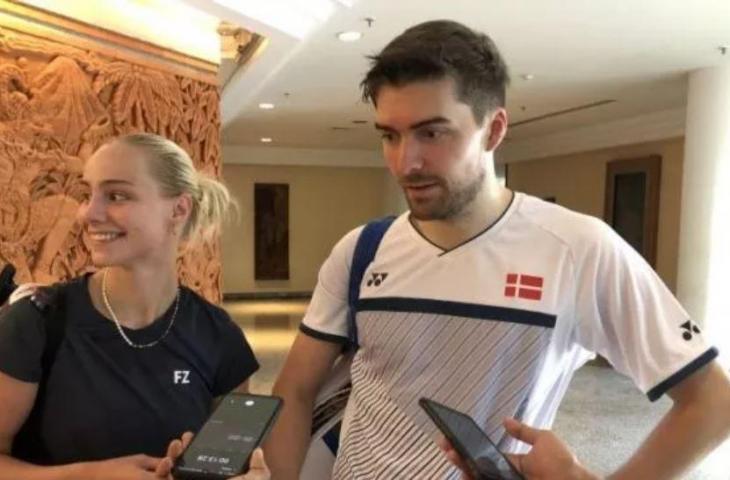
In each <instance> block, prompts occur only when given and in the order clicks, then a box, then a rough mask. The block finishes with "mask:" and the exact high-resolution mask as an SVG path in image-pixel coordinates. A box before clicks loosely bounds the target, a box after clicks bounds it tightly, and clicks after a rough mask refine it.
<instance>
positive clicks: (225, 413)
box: [173, 393, 282, 479]
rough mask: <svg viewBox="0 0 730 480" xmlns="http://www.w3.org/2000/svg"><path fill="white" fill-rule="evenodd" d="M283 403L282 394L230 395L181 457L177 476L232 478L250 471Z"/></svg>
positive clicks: (187, 477)
mask: <svg viewBox="0 0 730 480" xmlns="http://www.w3.org/2000/svg"><path fill="white" fill-rule="evenodd" d="M281 404H282V400H281V399H280V398H278V397H271V396H263V395H252V394H242V393H230V394H228V395H226V396H225V397H224V398H223V400H221V403H220V404H219V405H218V408H216V410H215V411H214V412H213V414H212V415H211V416H210V418H208V421H207V422H206V423H205V425H203V428H201V429H200V432H198V434H197V435H196V436H195V438H193V441H192V443H191V444H190V445H189V446H188V448H187V449H186V450H185V452H183V454H182V455H181V456H180V459H179V460H178V462H177V464H176V465H175V469H174V472H173V474H174V476H175V478H181V479H204V478H205V479H214V478H229V477H231V476H234V475H238V474H240V473H242V472H244V471H246V470H247V469H248V461H249V458H250V457H251V454H252V453H253V451H254V449H255V448H256V447H257V446H259V444H261V442H262V441H263V439H264V437H265V436H266V433H267V432H268V431H269V429H270V428H271V427H272V426H273V424H274V421H275V419H276V415H277V414H278V413H279V410H280V408H281Z"/></svg>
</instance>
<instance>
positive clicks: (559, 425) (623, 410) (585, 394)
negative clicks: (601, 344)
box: [224, 300, 730, 480]
mask: <svg viewBox="0 0 730 480" xmlns="http://www.w3.org/2000/svg"><path fill="white" fill-rule="evenodd" d="M224 306H225V308H226V309H227V310H228V312H229V313H230V314H231V316H232V317H233V319H234V320H235V321H236V322H237V323H238V324H239V325H240V326H241V327H242V328H243V330H244V332H245V333H246V337H247V338H248V340H249V342H250V343H251V346H252V347H253V349H254V351H255V352H256V356H257V357H258V359H259V362H260V363H261V369H260V370H259V372H257V374H256V375H255V376H254V378H253V379H252V381H251V388H252V390H253V391H254V392H257V393H268V392H270V390H271V386H272V384H273V382H274V379H275V378H276V375H277V373H278V372H279V370H280V369H281V366H282V364H283V362H284V358H285V356H286V352H287V350H288V349H289V347H290V345H291V343H292V341H293V340H294V337H295V336H296V333H297V327H298V325H299V321H300V320H301V318H302V315H303V314H304V311H305V310H306V306H307V302H306V301H302V300H276V301H236V302H226V303H225V305H224ZM669 406H670V401H669V400H668V399H666V398H664V399H661V400H659V401H658V402H656V403H651V402H649V401H648V400H647V399H646V397H645V396H644V395H643V394H641V393H640V392H639V391H638V390H637V389H636V388H635V387H634V385H633V383H632V382H631V381H630V380H629V379H628V378H625V377H623V376H621V375H619V374H617V373H616V372H614V371H613V370H612V369H610V368H606V367H600V366H593V365H587V366H585V367H583V368H582V369H580V370H579V371H578V372H577V373H576V375H575V377H574V378H573V381H572V383H571V386H570V388H569V390H568V392H567V394H566V397H565V399H564V400H563V403H562V405H561V407H560V410H559V411H558V415H557V418H556V420H555V425H554V429H555V431H556V433H557V434H558V435H559V436H560V437H561V438H563V439H564V440H565V441H566V442H567V443H568V444H569V445H570V446H571V448H572V449H573V451H575V452H576V455H577V456H578V457H579V458H580V459H581V461H582V462H583V463H584V464H586V465H588V466H589V467H591V469H593V470H594V471H595V472H597V473H604V474H605V473H609V472H611V471H613V470H614V469H616V468H617V467H618V466H619V465H621V464H622V463H623V462H624V461H625V460H626V459H627V458H628V457H629V456H630V454H631V452H633V450H634V449H635V448H636V447H637V446H638V445H639V444H640V443H641V441H642V439H643V438H644V437H645V436H646V435H647V434H648V432H649V431H650V430H651V428H652V427H653V425H655V424H656V423H657V421H658V420H659V418H660V417H661V416H662V415H663V414H664V413H665V412H666V411H667V410H668V409H669ZM684 478H686V479H689V480H730V441H728V442H725V444H723V445H722V446H721V447H720V448H718V449H717V450H716V451H715V452H713V453H712V454H711V455H710V456H709V457H708V458H707V459H706V460H705V461H704V462H702V463H701V464H700V465H698V466H697V467H696V468H695V469H694V470H693V471H692V472H690V473H689V474H687V475H686V476H685V477H684Z"/></svg>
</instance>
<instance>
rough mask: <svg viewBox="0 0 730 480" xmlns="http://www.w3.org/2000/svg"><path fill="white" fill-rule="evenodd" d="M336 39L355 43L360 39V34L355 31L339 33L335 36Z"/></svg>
mask: <svg viewBox="0 0 730 480" xmlns="http://www.w3.org/2000/svg"><path fill="white" fill-rule="evenodd" d="M337 38H338V39H339V40H340V41H341V42H357V41H358V40H360V39H361V38H362V33H361V32H357V31H355V30H351V31H349V32H340V33H338V34H337Z"/></svg>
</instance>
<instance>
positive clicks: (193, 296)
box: [180, 285, 233, 326]
mask: <svg viewBox="0 0 730 480" xmlns="http://www.w3.org/2000/svg"><path fill="white" fill-rule="evenodd" d="M180 288H181V294H182V295H184V296H185V304H186V305H187V306H188V308H190V310H192V311H193V312H194V313H196V314H202V315H204V316H206V317H208V319H209V320H212V321H213V322H216V323H218V324H220V325H221V326H223V325H226V324H228V323H233V321H232V320H231V317H230V315H229V314H228V312H226V310H225V309H224V308H222V307H221V306H220V305H216V304H215V303H213V302H211V301H209V300H207V299H205V298H204V297H203V296H202V295H200V294H199V293H198V292H196V291H195V290H193V289H191V288H190V287H187V286H185V285H183V286H181V287H180Z"/></svg>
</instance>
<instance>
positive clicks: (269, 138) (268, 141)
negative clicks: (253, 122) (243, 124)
mask: <svg viewBox="0 0 730 480" xmlns="http://www.w3.org/2000/svg"><path fill="white" fill-rule="evenodd" d="M271 142H273V140H272V139H271V137H261V143H271Z"/></svg>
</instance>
